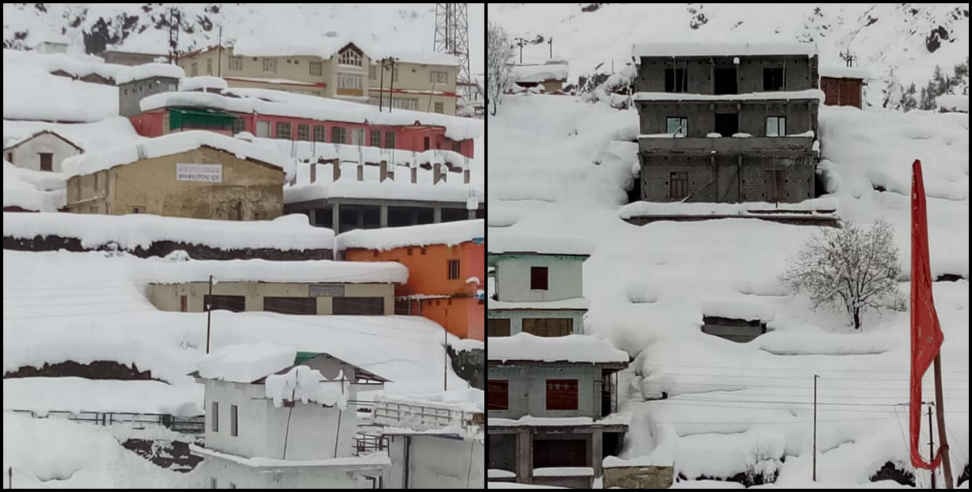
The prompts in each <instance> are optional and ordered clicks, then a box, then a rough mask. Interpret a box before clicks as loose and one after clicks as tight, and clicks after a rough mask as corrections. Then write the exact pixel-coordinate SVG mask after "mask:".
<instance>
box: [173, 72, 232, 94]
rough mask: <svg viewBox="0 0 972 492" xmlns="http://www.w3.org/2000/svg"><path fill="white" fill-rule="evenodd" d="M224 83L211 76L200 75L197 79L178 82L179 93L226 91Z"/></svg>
mask: <svg viewBox="0 0 972 492" xmlns="http://www.w3.org/2000/svg"><path fill="white" fill-rule="evenodd" d="M227 87H229V86H228V85H226V81H225V80H223V79H221V78H219V77H213V76H211V75H201V76H199V77H186V78H183V79H181V80H179V90H180V91H193V90H196V89H220V90H223V89H226V88H227Z"/></svg>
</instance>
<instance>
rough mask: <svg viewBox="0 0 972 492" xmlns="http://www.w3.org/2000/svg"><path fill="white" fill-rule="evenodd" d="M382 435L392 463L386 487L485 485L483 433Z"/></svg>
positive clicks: (402, 432)
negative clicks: (477, 435)
mask: <svg viewBox="0 0 972 492" xmlns="http://www.w3.org/2000/svg"><path fill="white" fill-rule="evenodd" d="M382 435H383V436H384V437H385V438H386V439H387V440H388V457H389V459H391V462H392V465H391V466H390V467H389V468H388V471H387V472H386V474H385V475H384V476H383V480H382V485H383V486H384V487H385V488H389V489H482V488H483V486H484V485H485V483H484V482H485V481H484V480H483V460H484V459H485V456H484V448H483V439H482V436H480V437H479V438H476V437H468V436H463V435H461V434H458V433H456V432H452V431H428V430H425V431H412V430H407V429H395V430H392V431H389V432H384V433H383V434H382Z"/></svg>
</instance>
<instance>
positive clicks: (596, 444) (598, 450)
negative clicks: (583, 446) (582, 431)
mask: <svg viewBox="0 0 972 492" xmlns="http://www.w3.org/2000/svg"><path fill="white" fill-rule="evenodd" d="M603 456H604V431H602V430H600V429H596V430H594V433H593V434H591V466H592V467H593V468H594V478H597V477H599V476H601V460H602V459H603Z"/></svg>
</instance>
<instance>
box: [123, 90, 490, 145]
mask: <svg viewBox="0 0 972 492" xmlns="http://www.w3.org/2000/svg"><path fill="white" fill-rule="evenodd" d="M223 92H224V93H225V94H234V95H238V96H240V97H227V96H224V95H221V94H214V93H202V92H164V93H161V94H153V95H151V96H148V97H146V98H144V99H142V100H141V102H140V103H139V104H140V105H141V108H142V111H151V110H153V109H157V108H163V107H169V106H199V107H208V108H218V109H222V110H225V111H236V112H242V113H254V112H256V113H261V114H269V115H278V116H293V117H298V118H311V119H316V120H327V121H346V122H352V123H369V124H373V125H414V124H416V123H419V124H422V125H429V126H441V127H444V128H445V130H446V131H445V136H446V137H448V138H451V139H453V140H466V139H469V138H475V137H478V136H480V135H482V133H483V122H482V120H478V119H474V118H461V117H458V116H449V115H445V114H438V113H425V112H421V111H411V110H407V109H400V110H395V111H391V112H388V111H379V110H378V106H374V105H371V104H363V103H356V102H350V101H342V100H339V99H332V98H323V97H316V96H309V95H304V94H293V93H289V92H283V91H276V90H271V89H239V88H237V89H228V90H226V91H223Z"/></svg>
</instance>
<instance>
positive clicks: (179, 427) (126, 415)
mask: <svg viewBox="0 0 972 492" xmlns="http://www.w3.org/2000/svg"><path fill="white" fill-rule="evenodd" d="M10 411H11V412H13V413H18V414H27V415H30V416H31V417H33V418H35V419H46V418H59V419H65V420H72V421H75V422H87V423H91V424H95V425H103V426H109V425H114V424H130V425H132V426H133V427H134V428H136V429H144V428H145V427H146V426H149V425H156V426H161V427H165V428H166V429H169V430H172V431H174V432H181V433H184V434H201V433H203V432H204V431H205V429H206V416H205V415H196V416H193V417H178V416H174V415H171V414H166V413H140V412H95V411H84V410H82V411H79V412H71V411H67V410H51V411H48V412H35V411H33V410H19V409H15V410H10Z"/></svg>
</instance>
